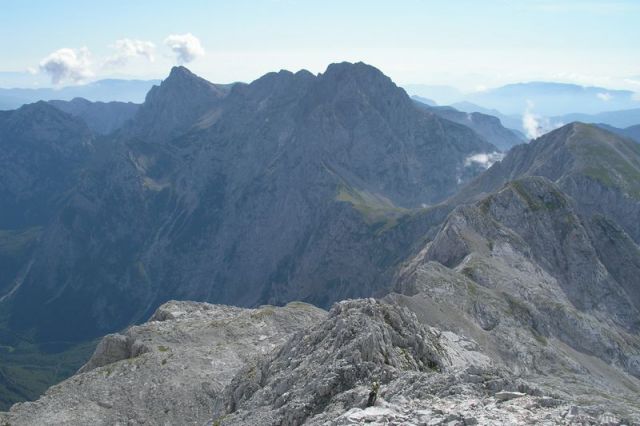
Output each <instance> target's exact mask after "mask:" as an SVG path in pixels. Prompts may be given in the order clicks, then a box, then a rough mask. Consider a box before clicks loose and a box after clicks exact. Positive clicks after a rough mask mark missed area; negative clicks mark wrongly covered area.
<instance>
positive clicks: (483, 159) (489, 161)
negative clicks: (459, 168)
mask: <svg viewBox="0 0 640 426" xmlns="http://www.w3.org/2000/svg"><path fill="white" fill-rule="evenodd" d="M503 158H504V154H503V153H501V152H487V153H483V154H474V155H470V156H469V157H467V158H465V160H464V166H465V167H469V166H470V165H472V164H479V165H480V166H482V167H483V168H485V169H488V168H489V167H491V166H492V165H493V163H495V162H497V161H502V159H503Z"/></svg>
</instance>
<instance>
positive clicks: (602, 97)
mask: <svg viewBox="0 0 640 426" xmlns="http://www.w3.org/2000/svg"><path fill="white" fill-rule="evenodd" d="M596 96H597V97H598V99H600V100H601V101H603V102H609V101H610V100H611V99H612V98H613V96H611V93H598V94H596Z"/></svg>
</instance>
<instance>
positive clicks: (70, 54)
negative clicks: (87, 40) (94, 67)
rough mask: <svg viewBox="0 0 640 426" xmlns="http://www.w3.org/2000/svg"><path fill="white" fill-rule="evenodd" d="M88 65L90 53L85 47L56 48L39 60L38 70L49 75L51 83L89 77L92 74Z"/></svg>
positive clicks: (75, 80)
mask: <svg viewBox="0 0 640 426" xmlns="http://www.w3.org/2000/svg"><path fill="white" fill-rule="evenodd" d="M90 67H91V53H90V52H89V49H87V48H86V47H83V48H80V49H71V48H67V47H65V48H62V49H58V50H56V51H55V52H52V53H50V54H49V55H48V56H47V57H45V58H44V59H43V60H42V61H40V70H42V71H44V72H45V73H47V74H48V75H49V76H50V77H51V82H52V83H53V84H59V83H61V82H63V81H66V80H68V81H72V82H78V81H82V80H84V79H86V78H89V77H91V76H92V75H93V73H92V72H91V69H90Z"/></svg>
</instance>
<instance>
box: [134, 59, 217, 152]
mask: <svg viewBox="0 0 640 426" xmlns="http://www.w3.org/2000/svg"><path fill="white" fill-rule="evenodd" d="M228 92H229V88H228V87H225V86H218V85H215V84H213V83H211V82H209V81H207V80H205V79H204V78H202V77H199V76H197V75H195V74H194V73H192V72H191V71H189V70H188V69H187V68H185V67H183V66H176V67H173V68H172V69H171V72H170V73H169V76H168V77H167V78H166V79H165V80H163V81H162V83H160V86H153V87H152V88H151V90H150V91H149V93H148V94H147V97H146V99H145V101H144V104H142V106H141V107H140V109H139V111H138V113H137V115H136V117H135V119H134V121H133V123H132V126H133V133H134V134H138V135H146V137H151V138H152V139H154V140H161V139H166V138H171V137H173V136H175V135H176V134H178V133H181V132H184V131H186V130H187V129H189V128H190V127H191V126H193V125H194V124H195V122H196V121H197V120H198V119H199V118H200V117H202V115H203V114H204V113H205V112H207V111H209V110H211V109H212V108H213V107H215V105H217V104H218V102H219V101H220V100H221V99H222V98H224V97H225V96H226V95H227V94H228Z"/></svg>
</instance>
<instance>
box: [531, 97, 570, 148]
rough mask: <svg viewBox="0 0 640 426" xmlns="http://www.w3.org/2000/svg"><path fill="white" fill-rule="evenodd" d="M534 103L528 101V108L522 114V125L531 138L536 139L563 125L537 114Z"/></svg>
mask: <svg viewBox="0 0 640 426" xmlns="http://www.w3.org/2000/svg"><path fill="white" fill-rule="evenodd" d="M534 106H535V105H534V104H533V102H531V101H527V109H526V110H525V112H524V115H523V116H522V127H523V128H524V129H525V131H526V133H527V137H528V138H529V139H536V138H539V137H540V136H542V135H544V134H545V133H548V132H550V131H552V130H554V129H557V128H558V127H562V126H563V125H564V123H553V122H552V121H551V120H550V119H549V118H547V117H543V116H541V115H538V114H535V113H534V112H533V108H534Z"/></svg>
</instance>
